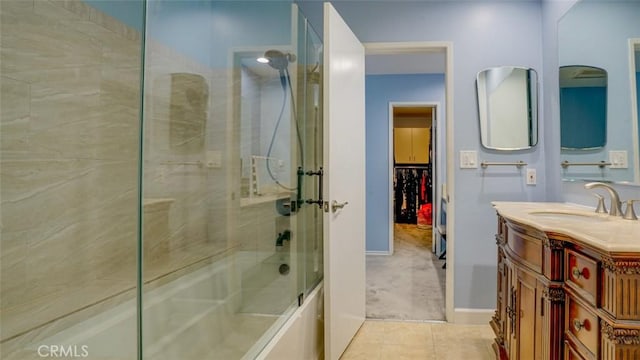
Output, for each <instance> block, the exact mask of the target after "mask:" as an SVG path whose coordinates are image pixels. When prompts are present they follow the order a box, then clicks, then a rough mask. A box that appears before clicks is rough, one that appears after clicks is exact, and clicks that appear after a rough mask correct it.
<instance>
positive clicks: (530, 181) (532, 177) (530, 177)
mask: <svg viewBox="0 0 640 360" xmlns="http://www.w3.org/2000/svg"><path fill="white" fill-rule="evenodd" d="M536 182H537V179H536V169H527V185H535V184H536Z"/></svg>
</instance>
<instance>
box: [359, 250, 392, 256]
mask: <svg viewBox="0 0 640 360" xmlns="http://www.w3.org/2000/svg"><path fill="white" fill-rule="evenodd" d="M365 254H366V255H376V256H377V255H385V256H389V255H391V253H390V252H389V251H367V252H365Z"/></svg>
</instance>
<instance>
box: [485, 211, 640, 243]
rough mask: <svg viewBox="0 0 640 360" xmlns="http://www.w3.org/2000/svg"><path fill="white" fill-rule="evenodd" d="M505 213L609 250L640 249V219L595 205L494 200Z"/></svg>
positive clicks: (547, 230)
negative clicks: (601, 210)
mask: <svg viewBox="0 0 640 360" xmlns="http://www.w3.org/2000/svg"><path fill="white" fill-rule="evenodd" d="M492 204H493V207H494V208H495V209H496V211H497V212H498V213H499V214H500V215H501V216H503V217H505V218H507V219H509V220H512V221H516V222H519V223H521V224H525V225H530V226H533V227H535V228H537V229H539V230H541V231H545V232H554V233H560V234H564V235H567V236H570V237H572V238H574V239H576V240H580V241H582V242H584V243H585V244H589V245H591V246H594V247H596V248H599V249H601V250H604V251H608V252H640V220H625V219H623V218H621V217H614V216H609V215H608V214H597V213H595V212H594V209H593V208H589V207H585V206H580V205H575V204H569V203H551V202H508V201H494V202H492Z"/></svg>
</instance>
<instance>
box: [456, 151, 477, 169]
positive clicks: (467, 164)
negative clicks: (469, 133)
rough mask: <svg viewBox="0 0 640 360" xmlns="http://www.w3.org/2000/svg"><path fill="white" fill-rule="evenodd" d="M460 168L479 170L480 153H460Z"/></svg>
mask: <svg viewBox="0 0 640 360" xmlns="http://www.w3.org/2000/svg"><path fill="white" fill-rule="evenodd" d="M460 168H461V169H477V168H478V152H477V151H475V150H461V151H460Z"/></svg>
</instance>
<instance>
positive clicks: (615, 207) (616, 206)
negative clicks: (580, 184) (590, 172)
mask: <svg viewBox="0 0 640 360" xmlns="http://www.w3.org/2000/svg"><path fill="white" fill-rule="evenodd" d="M584 188H585V189H593V188H604V189H606V190H607V191H608V192H609V196H611V210H609V215H611V216H622V204H621V202H620V196H619V195H618V193H617V192H616V190H615V189H614V188H613V187H611V185H609V184H605V183H601V182H591V183H588V184H585V185H584Z"/></svg>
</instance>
